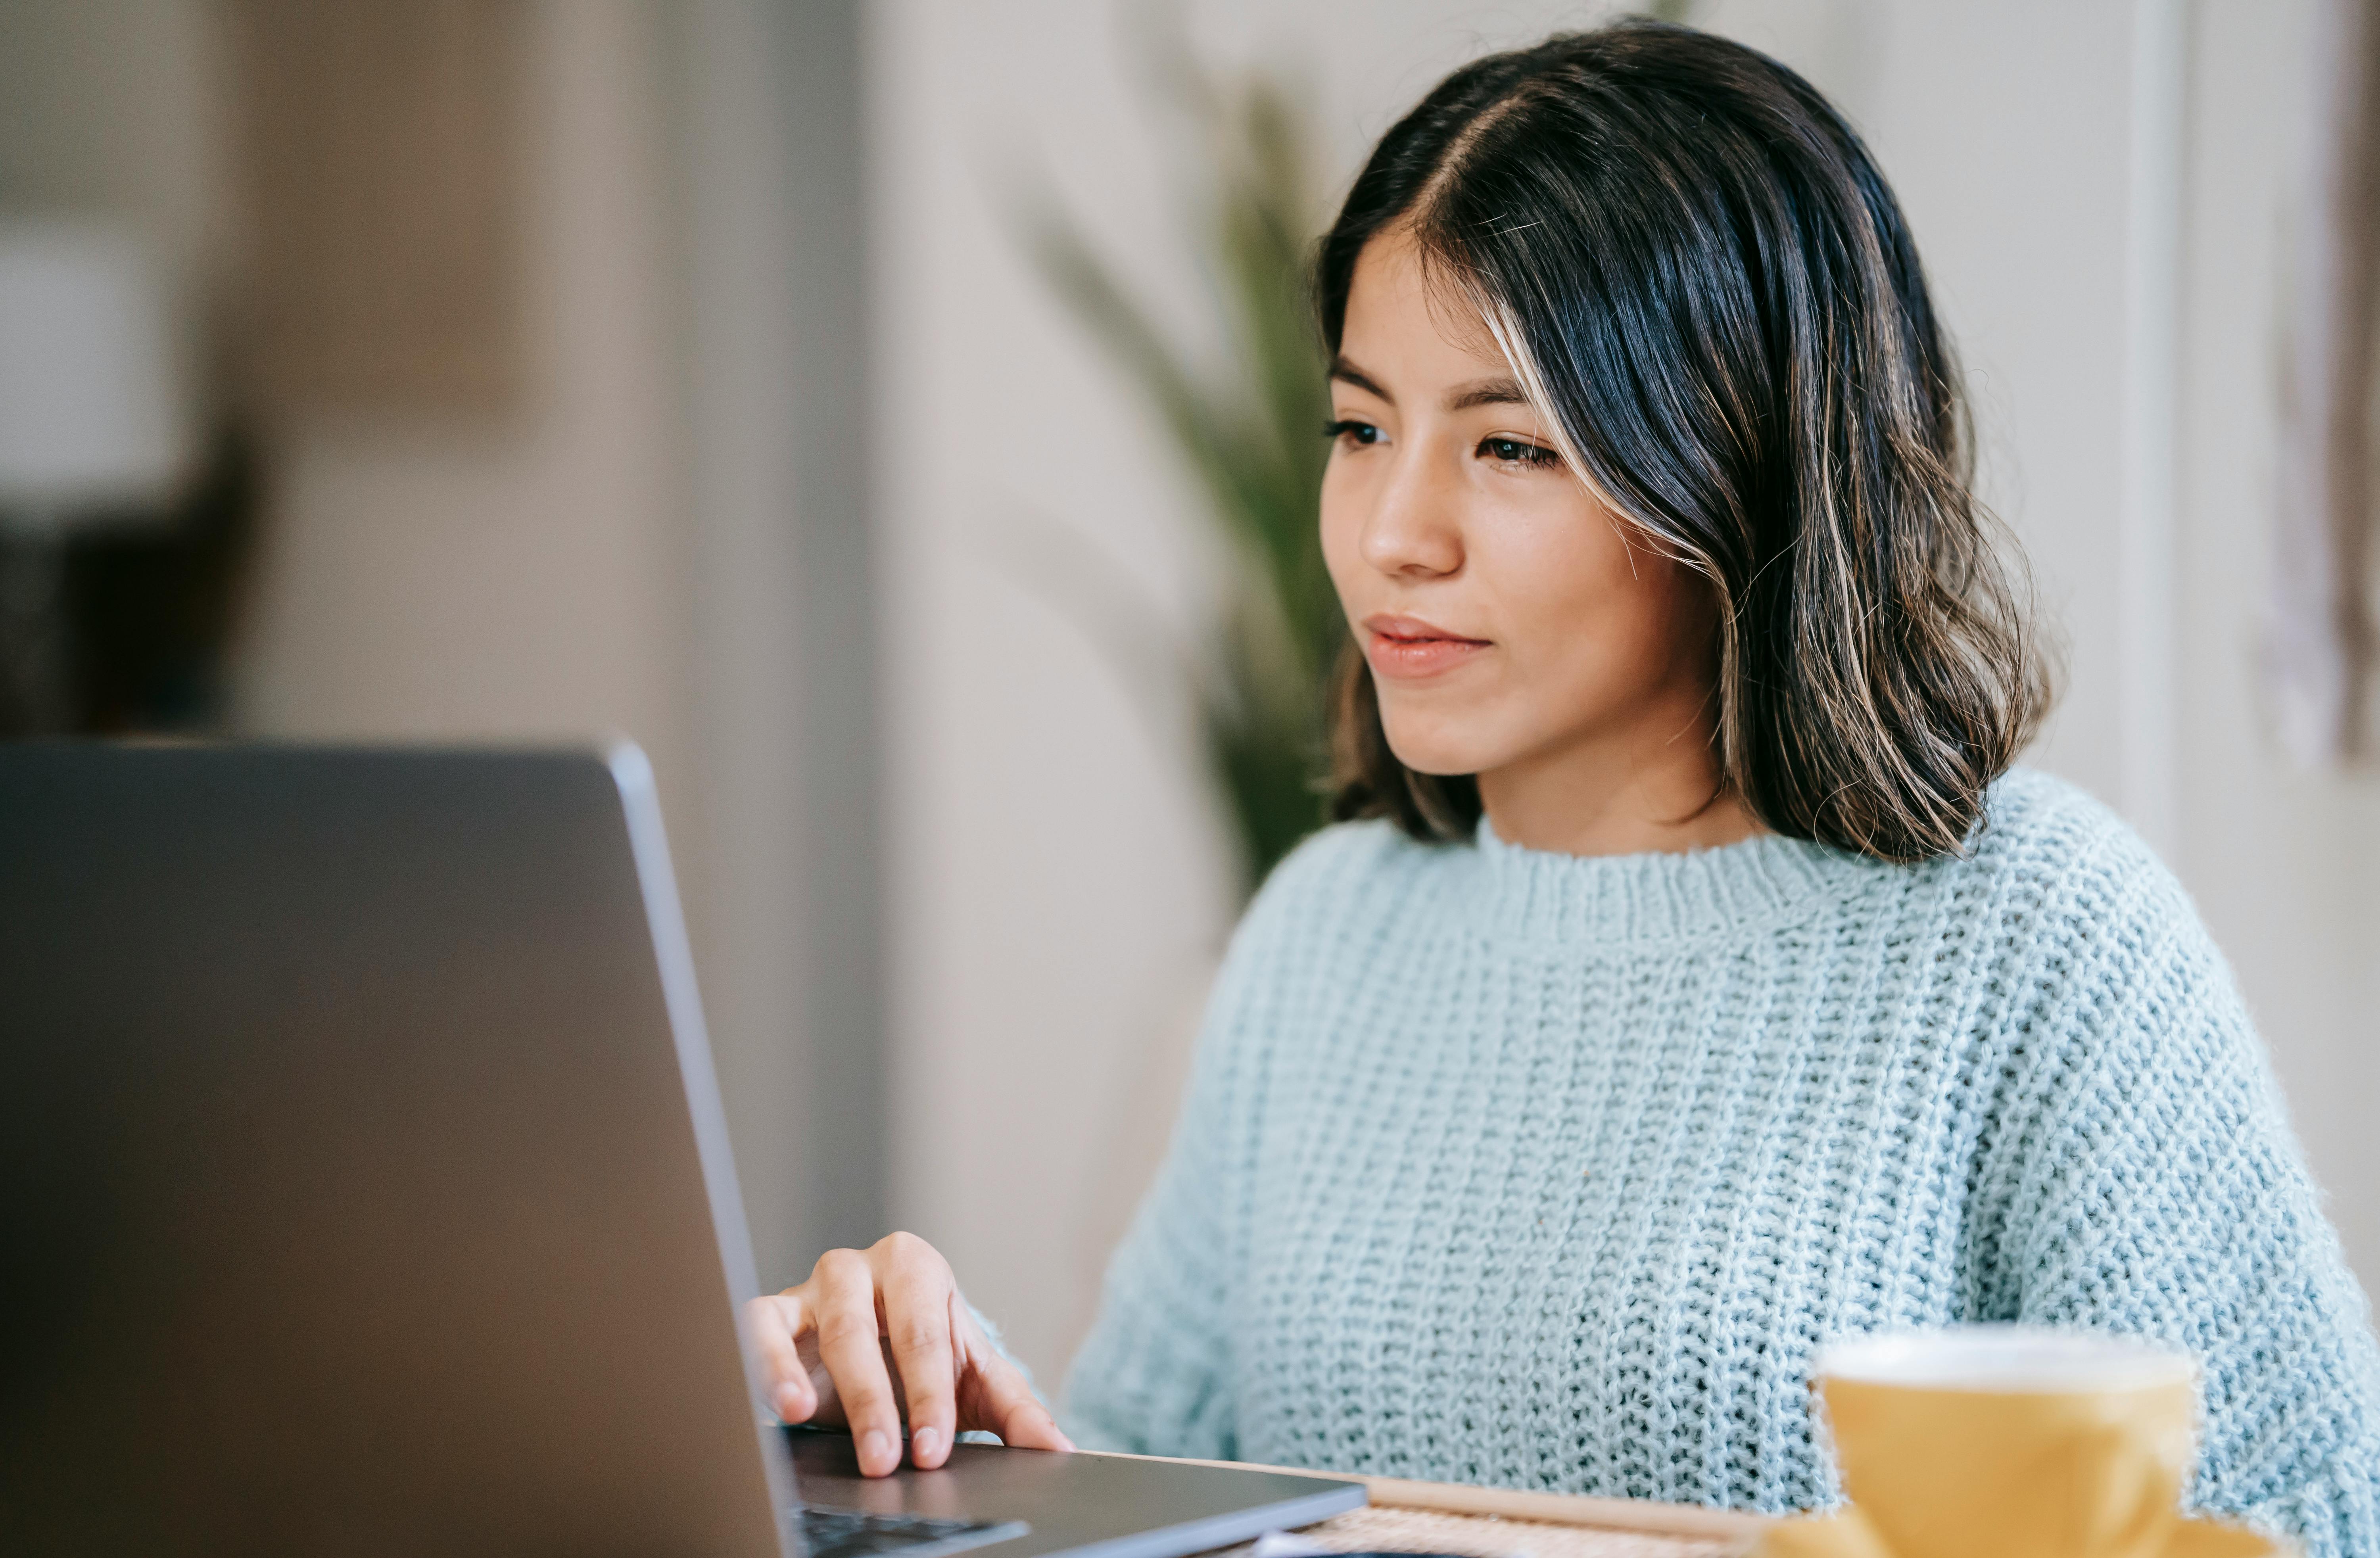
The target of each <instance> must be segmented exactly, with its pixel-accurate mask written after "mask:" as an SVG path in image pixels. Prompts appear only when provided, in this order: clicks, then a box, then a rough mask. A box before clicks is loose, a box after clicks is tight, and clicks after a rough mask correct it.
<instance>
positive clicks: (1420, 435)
mask: <svg viewBox="0 0 2380 1558" xmlns="http://www.w3.org/2000/svg"><path fill="white" fill-rule="evenodd" d="M1331 405H1332V408H1333V409H1332V412H1331V415H1332V417H1333V419H1334V421H1335V424H1336V425H1335V428H1334V432H1335V440H1336V441H1335V444H1334V446H1333V448H1332V450H1331V455H1330V467H1329V469H1328V471H1327V472H1326V474H1325V475H1324V477H1323V481H1322V547H1323V553H1324V555H1325V557H1326V558H1327V560H1328V562H1329V564H1330V578H1331V579H1332V581H1333V582H1334V583H1335V584H1336V585H1337V586H1338V590H1339V599H1340V603H1342V605H1343V606H1345V608H1346V612H1347V620H1348V623H1349V624H1350V625H1351V627H1353V628H1354V633H1355V636H1356V639H1357V640H1358V641H1359V642H1360V643H1361V644H1362V646H1363V650H1364V654H1365V657H1366V659H1367V660H1368V661H1369V662H1370V663H1371V668H1372V677H1373V682H1374V685H1375V687H1376V688H1378V692H1379V704H1380V720H1381V724H1383V726H1384V727H1385V728H1386V731H1387V734H1388V738H1389V746H1390V749H1392V750H1394V751H1395V753H1396V755H1397V757H1398V759H1399V760H1400V761H1403V763H1404V764H1405V766H1406V767H1408V768H1411V769H1415V770H1417V771H1419V772H1421V773H1436V774H1456V773H1475V774H1478V775H1480V779H1481V785H1482V790H1483V793H1484V794H1485V795H1486V796H1487V798H1488V805H1489V809H1490V812H1491V814H1494V813H1495V810H1496V806H1497V797H1496V795H1495V792H1494V788H1493V780H1494V778H1495V776H1496V775H1497V774H1498V773H1500V771H1508V770H1509V771H1520V770H1526V769H1529V768H1543V767H1545V766H1546V765H1548V764H1551V765H1553V766H1555V767H1558V768H1560V769H1563V770H1565V771H1574V770H1575V769H1576V768H1577V767H1578V764H1579V763H1580V762H1581V761H1585V762H1586V763H1588V764H1590V765H1594V764H1611V763H1618V764H1622V765H1624V764H1628V763H1631V762H1633V761H1642V760H1645V759H1648V758H1650V759H1654V760H1655V761H1658V753H1659V752H1661V751H1662V750H1664V749H1666V750H1667V751H1668V752H1669V753H1670V754H1671V755H1673V756H1674V755H1680V744H1681V742H1683V743H1684V747H1683V752H1682V755H1685V756H1688V757H1690V758H1691V761H1694V762H1695V763H1696V764H1698V765H1705V764H1707V762H1708V756H1707V754H1708V751H1709V746H1708V736H1709V730H1710V724H1709V720H1710V703H1711V700H1710V689H1711V687H1712V685H1713V677H1714V673H1715V667H1716V659H1717V651H1716V621H1715V617H1714V615H1713V612H1712V608H1711V605H1710V595H1709V591H1708V590H1707V588H1706V586H1705V585H1704V583H1703V582H1702V580H1701V579H1700V578H1697V577H1696V576H1695V575H1694V574H1693V573H1692V572H1691V571H1689V570H1688V569H1686V568H1684V567H1683V566H1680V565H1678V564H1675V563H1673V562H1670V560H1668V559H1667V558H1665V557H1663V556H1661V555H1660V554H1657V553H1655V552H1653V551H1651V550H1650V549H1649V548H1648V547H1647V546H1646V545H1645V542H1643V540H1642V539H1641V538H1632V535H1631V533H1630V532H1629V531H1628V530H1626V529H1624V528H1623V525H1622V522H1621V520H1620V519H1619V517H1617V516H1616V515H1615V514H1613V512H1612V511H1611V510H1610V509H1609V507H1608V506H1607V505H1605V504H1604V503H1603V502H1602V501H1601V500H1600V499H1598V498H1597V495H1596V494H1595V493H1593V492H1592V491H1591V490H1590V489H1589V488H1588V487H1587V486H1586V484H1585V482H1583V481H1580V480H1579V478H1578V477H1577V476H1576V475H1574V474H1573V472H1572V471H1571V470H1570V469H1568V467H1567V466H1565V465H1564V463H1563V462H1562V459H1561V457H1560V456H1559V455H1557V454H1556V453H1555V452H1554V444H1555V441H1554V439H1553V438H1552V437H1551V436H1550V430H1549V429H1548V426H1547V425H1546V423H1545V422H1544V421H1543V420H1541V419H1540V418H1539V417H1538V416H1537V414H1536V412H1535V411H1533V410H1532V409H1531V408H1530V407H1529V406H1528V404H1527V402H1526V401H1525V400H1524V398H1523V397H1522V394H1521V389H1520V386H1519V384H1518V383H1515V382H1514V379H1513V375H1512V366H1511V364H1510V363H1508V362H1507V361H1506V360H1505V359H1504V357H1503V355H1502V354H1501V353H1500V351H1498V350H1497V348H1496V346H1495V344H1494V342H1493V340H1492V339H1491V338H1490V337H1489V336H1488V333H1487V331H1486V329H1485V327H1484V326H1483V325H1481V324H1480V323H1479V322H1478V321H1477V319H1476V318H1475V317H1474V316H1470V315H1468V314H1466V313H1465V312H1464V311H1463V310H1462V309H1461V308H1460V307H1459V305H1457V304H1456V303H1455V302H1454V300H1453V299H1452V298H1451V297H1450V296H1449V295H1447V294H1446V293H1445V292H1444V291H1442V290H1440V291H1433V290H1431V289H1430V288H1429V287H1428V286H1427V285H1426V284H1425V280H1424V276H1423V273H1422V268H1421V265H1420V263H1419V261H1418V258H1417V256H1416V255H1415V250H1414V248H1413V245H1412V243H1411V240H1410V239H1408V238H1405V237H1402V236H1399V235H1396V234H1389V235H1384V236H1382V237H1378V238H1376V239H1374V240H1373V241H1372V242H1371V243H1370V244H1369V245H1368V246H1367V247H1366V249H1365V250H1364V251H1363V253H1362V255H1361V256H1360V257H1359V258H1358V260H1357V261H1356V264H1355V274H1354V287H1353V290H1352V291H1351V292H1350V294H1349V296H1348V301H1347V318H1346V324H1345V328H1344V330H1343V331H1342V336H1341V343H1340V356H1339V358H1338V359H1337V360H1336V361H1335V362H1334V363H1333V364H1332V371H1331ZM1632 539H1633V544H1632ZM1581 777H1587V778H1591V777H1592V776H1591V775H1585V776H1581ZM1607 778H1609V776H1607ZM1593 787H1594V786H1593V785H1589V788H1593ZM1605 787H1606V788H1608V787H1609V784H1607V785H1606V786H1605Z"/></svg>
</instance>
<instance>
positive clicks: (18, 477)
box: [0, 217, 189, 736]
mask: <svg viewBox="0 0 2380 1558" xmlns="http://www.w3.org/2000/svg"><path fill="white" fill-rule="evenodd" d="M171 291H172V289H171V288H170V286H168V285H167V283H166V280H165V277H164V274H163V271H162V269H161V268H160V267H159V265H158V264H157V263H156V262H155V260H154V258H153V256H152V254H151V253H150V251H149V248H148V246H147V245H146V244H145V243H143V242H142V241H141V240H140V238H139V237H137V236H136V235H134V234H133V233H131V232H129V231H126V230H123V229H120V228H116V227H114V226H111V225H106V224H103V223H94V222H89V221H82V220H77V219H73V218H65V217H49V218H21V219H17V220H13V221H10V222H8V223H6V224H5V225H0V733H7V734H16V735H28V736H49V735H57V734H60V733H62V732H65V731H67V730H71V729H75V728H78V727H79V724H80V718H79V716H80V712H81V710H82V707H83V705H82V704H81V703H80V702H79V700H78V699H77V698H76V696H75V692H76V682H77V679H78V677H79V656H78V645H79V641H80V635H79V633H78V632H77V630H76V622H75V620H74V619H75V615H76V614H75V611H74V592H73V590H72V589H71V584H70V580H69V578H68V572H69V563H70V559H71V556H72V554H73V550H74V548H75V547H76V546H77V545H78V544H79V542H83V541H86V540H88V539H90V538H91V537H93V536H94V535H96V534H98V533H101V532H103V531H106V530H109V529H115V528H116V527H133V528H138V527H141V526H144V525H146V524H149V523H152V522H154V521H155V520H156V519H157V518H158V517H160V516H161V515H163V514H164V512H165V511H166V510H167V509H168V508H169V507H170V506H171V505H172V504H173V503H174V501H175V497H174V495H175V493H176V492H177V491H179V490H180V488H181V486H182V483H183V481H184V478H185V477H186V475H187V473H188V454H189V443H188V423H189V417H188V408H186V407H185V405H184V404H183V396H182V383H181V375H180V372H179V371H178V370H177V367H176V332H175V329H174V326H173V322H172V313H173V308H172V302H171Z"/></svg>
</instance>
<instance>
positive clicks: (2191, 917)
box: [1953, 769, 2237, 1028]
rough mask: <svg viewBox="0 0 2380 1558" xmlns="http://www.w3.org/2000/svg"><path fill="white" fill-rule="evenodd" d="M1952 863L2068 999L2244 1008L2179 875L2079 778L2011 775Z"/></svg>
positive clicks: (2004, 937)
mask: <svg viewBox="0 0 2380 1558" xmlns="http://www.w3.org/2000/svg"><path fill="white" fill-rule="evenodd" d="M1953 869H1954V870H1957V871H1960V872H1961V873H1964V874H1965V875H1966V876H1967V877H1968V878H1969V879H1970V880H1972V881H1973V883H1974V884H1975V887H1976V888H1977V889H1978V891H1977V892H1976V893H1975V897H1976V899H1977V900H1978V904H1979V907H1980V905H1981V904H1982V903H1985V902H1987V903H1989V904H1990V905H1991V906H1992V911H1991V912H1989V913H1988V914H1986V915H1985V916H1983V917H1981V918H1983V919H1985V921H1986V922H1988V923H1989V924H1990V925H1991V926H1992V931H1989V932H1987V933H1993V934H1996V939H1997V940H1998V941H1999V943H2001V945H2002V946H2003V947H2004V948H2005V950H2006V954H2007V955H2009V956H2010V957H2012V958H2014V959H2016V960H2018V961H2020V962H2022V963H2023V964H2024V965H2026V966H2027V967H2028V968H2030V969H2031V970H2033V972H2032V974H2030V975H2028V977H2027V982H2033V981H2034V980H2040V981H2042V982H2041V983H2040V985H2039V986H2038V988H2039V989H2040V991H2041V993H2043V994H2045V995H2050V996H2052V997H2053V998H2054V999H2055V1000H2056V1002H2057V1004H2060V1005H2063V1006H2069V1007H2073V1008H2076V1009H2077V1010H2083V1009H2087V1010H2089V1011H2091V1012H2094V1013H2097V1014H2099V1015H2100V1016H2103V1017H2107V1018H2110V1019H2112V1018H2113V1017H2115V1016H2118V1015H2119V1014H2122V1013H2126V1012H2131V1013H2133V1014H2135V1015H2138V1014H2139V1013H2140V1012H2142V1011H2144V1010H2146V1009H2148V1008H2156V1009H2159V1010H2165V1011H2167V1012H2168V1013H2169V1014H2170V1013H2172V1012H2175V1011H2178V1010H2179V1009H2180V1008H2181V1007H2186V1006H2195V1005H2198V1004H2202V1003H2206V1002H2212V1003H2213V1004H2214V1005H2215V1006H2216V1007H2220V1008H2222V1009H2224V1010H2227V1011H2228V1009H2229V1008H2231V1007H2232V1006H2234V1005H2236V1004H2237V997H2236V994H2234V993H2233V992H2232V988H2231V977H2230V971H2229V968H2228V966H2227V965H2226V964H2225V962H2224V959H2223V955H2222V954H2221V952H2220V950H2219V949H2218V948H2217V947H2216V944H2215V941H2214V938H2213V936H2212V935H2210V934H2209V933H2208V931H2207V930H2206V928H2205V925H2204V922H2203V921H2202V920H2201V919H2200V918H2199V915H2198V909H2197V906H2196V905H2195V904H2194V903H2192V901H2191V897H2190V894H2189V893H2188V891H2187V890H2186V889H2185V888H2184V887H2183V886H2182V884H2181V882H2180V880H2179V879H2178V878H2177V877H2176V876H2175V875H2174V874H2173V872H2172V871H2171V870H2168V868H2167V866H2166V864H2165V862H2164V861H2162V860H2160V859H2159V858H2157V856H2156V852H2155V850H2154V849H2152V848H2150V847H2149V846H2148V844H2147V843H2146V842H2145V841H2144V840H2143V839H2142V837H2141V836H2140V834H2138V833H2136V832H2134V831H2133V829H2132V828H2131V825H2130V824H2129V823H2127V822H2125V821H2124V820H2123V819H2122V818H2121V817H2119V816H2118V815H2117V814H2116V812H2115V811H2114V810H2113V809H2111V808H2109V807H2108V806H2107V805H2106V804H2105V803H2104V802H2102V801H2100V800H2098V799H2097V798H2096V797H2093V796H2091V795H2090V794H2088V793H2087V792H2085V791H2084V790H2083V789H2082V788H2081V787H2080V786H2078V785H2073V784H2071V783H2070V782H2068V781H2066V780H2063V779H2058V778H2056V777H2053V776H2051V775H2049V774H2046V773H2039V772H2037V771H2033V770H2025V769H2019V770H2014V771H2012V772H2010V773H2009V774H2008V775H2007V776H2006V777H2004V778H2002V779H2001V780H2000V781H1999V782H1998V784H1996V785H1993V786H1992V790H1991V793H1990V796H1989V797H1988V798H1987V800H1986V803H1985V822H1984V825H1983V828H1982V830H1981V832H1980V834H1978V836H1977V837H1976V838H1975V840H1974V842H1973V844H1972V845H1971V846H1970V847H1969V850H1968V852H1967V856H1966V858H1964V859H1963V860H1961V861H1958V862H1955V863H1954V864H1953ZM2143 1003H2145V1005H2143ZM2078 1020H2079V1019H2078ZM2093 1026H2095V1025H2094V1024H2092V1023H2084V1024H2083V1027H2086V1028H2088V1027H2093Z"/></svg>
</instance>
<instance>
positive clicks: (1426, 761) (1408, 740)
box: [1381, 720, 1488, 779]
mask: <svg viewBox="0 0 2380 1558" xmlns="http://www.w3.org/2000/svg"><path fill="white" fill-rule="evenodd" d="M1381 725H1382V732H1383V734H1385V735H1386V736H1388V738H1389V750H1390V751H1391V752H1394V753H1395V754H1396V757H1397V761H1399V762H1401V763H1403V764H1404V765H1405V766H1406V767H1407V768H1410V769H1412V770H1413V771H1414V772H1415V773H1426V774H1427V775H1429V776H1430V777H1431V778H1433V779H1451V778H1455V777H1457V776H1459V775H1462V774H1465V773H1478V772H1479V771H1480V770H1481V769H1482V768H1484V767H1486V766H1488V764H1487V762H1486V761H1485V760H1484V759H1483V758H1482V757H1481V755H1480V751H1479V748H1478V744H1477V743H1475V742H1467V741H1461V740H1453V739H1448V738H1447V737H1446V736H1443V735H1440V734H1438V733H1431V734H1428V735H1418V736H1400V735H1399V734H1398V732H1397V730H1396V729H1395V728H1394V727H1393V726H1392V725H1390V724H1389V723H1388V722H1387V721H1385V720H1384V721H1382V722H1381Z"/></svg>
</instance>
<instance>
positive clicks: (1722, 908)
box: [1477, 818, 1906, 947]
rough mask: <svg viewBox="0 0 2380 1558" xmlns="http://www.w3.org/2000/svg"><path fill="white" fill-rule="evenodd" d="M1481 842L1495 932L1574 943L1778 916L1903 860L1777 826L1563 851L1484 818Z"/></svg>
mask: <svg viewBox="0 0 2380 1558" xmlns="http://www.w3.org/2000/svg"><path fill="white" fill-rule="evenodd" d="M1477 843H1478V848H1479V857H1480V863H1481V868H1482V872H1483V875H1484V878H1485V881H1484V885H1485V887H1486V889H1487V895H1488V906H1487V907H1488V915H1489V918H1490V919H1491V920H1492V922H1493V924H1494V928H1495V931H1496V934H1497V935H1498V937H1499V938H1500V939H1505V938H1510V939H1514V940H1523V941H1551V942H1559V943H1563V944H1565V945H1569V946H1573V947H1575V946H1578V945H1581V944H1582V943H1584V944H1605V945H1608V944H1611V943H1630V942H1667V941H1676V940H1680V939H1682V938H1686V937H1695V936H1707V935H1718V934H1724V933H1726V932H1729V931H1744V930H1749V929H1752V928H1754V927H1756V926H1762V925H1768V924H1773V923H1776V922H1778V921H1779V920H1782V919H1791V918H1792V917H1794V916H1797V915H1801V914H1805V913H1809V912H1812V911H1814V910H1815V909H1816V908H1817V907H1819V906H1820V905H1821V904H1823V903H1825V902H1828V901H1832V900H1835V899H1839V898H1840V897H1842V896H1844V895H1846V894H1850V893H1855V892H1858V891H1861V890H1863V889H1872V888H1874V887H1876V886H1877V885H1880V884H1881V882H1882V878H1883V875H1884V874H1885V873H1891V872H1894V871H1896V870H1904V869H1906V868H1899V867H1894V866H1890V865H1886V864H1884V863H1882V862H1880V861H1875V860H1867V859H1863V858H1860V857H1858V856H1854V855H1852V854H1849V853H1847V852H1845V851H1843V850H1840V849H1835V848H1832V847H1830V846H1827V845H1823V844H1812V843H1809V842H1807V841H1805V840H1802V839H1791V838H1781V837H1779V836H1777V835H1776V834H1762V835H1760V836H1758V837H1756V838H1750V839H1746V840H1744V841H1743V842H1742V843H1740V844H1730V845H1723V846H1719V847H1718V848H1715V849H1694V850H1688V851H1685V852H1682V853H1673V854H1645V855H1593V856H1581V855H1560V854H1554V853H1550V852H1548V851H1546V850H1541V849H1529V848H1524V847H1523V846H1520V845H1517V844H1507V843H1506V842H1505V841H1504V840H1502V839H1500V838H1499V837H1497V836H1496V830H1495V829H1494V828H1492V827H1490V826H1489V825H1488V822H1487V821H1486V820H1485V819H1484V818H1483V819H1482V820H1481V821H1480V823H1479V833H1478V839H1477Z"/></svg>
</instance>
